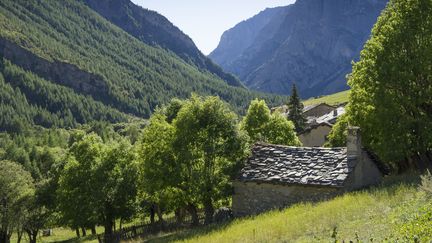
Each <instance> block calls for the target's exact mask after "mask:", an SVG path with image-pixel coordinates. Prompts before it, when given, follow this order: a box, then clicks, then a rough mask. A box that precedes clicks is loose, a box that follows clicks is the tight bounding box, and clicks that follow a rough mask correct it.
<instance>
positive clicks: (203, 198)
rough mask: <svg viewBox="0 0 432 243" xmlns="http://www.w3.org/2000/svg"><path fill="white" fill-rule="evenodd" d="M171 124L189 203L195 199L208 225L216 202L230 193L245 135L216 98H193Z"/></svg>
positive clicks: (244, 151)
mask: <svg viewBox="0 0 432 243" xmlns="http://www.w3.org/2000/svg"><path fill="white" fill-rule="evenodd" d="M173 124H174V126H175V135H174V136H175V141H174V143H175V150H176V154H177V161H178V163H179V165H178V168H179V169H180V171H181V173H182V174H181V177H182V183H183V185H184V189H185V190H186V195H188V196H190V197H191V198H189V200H190V202H193V201H194V199H196V200H199V201H200V202H201V203H202V204H203V205H204V211H205V221H206V223H211V222H212V220H213V213H214V205H215V203H216V202H218V201H219V200H221V199H224V198H226V197H227V196H228V195H229V194H230V193H229V192H230V191H229V186H230V184H229V182H230V179H231V178H232V176H233V175H234V173H235V172H236V169H237V168H238V166H239V164H240V162H241V161H242V158H243V157H244V155H245V153H246V148H247V146H246V141H247V139H246V136H245V135H244V134H242V133H241V131H240V130H239V128H238V125H237V117H236V115H235V114H234V113H233V112H232V111H231V110H230V109H229V108H228V106H227V104H225V103H224V102H222V101H221V100H220V99H219V98H218V97H206V98H202V97H198V96H196V95H193V96H192V98H190V99H189V100H187V101H186V102H185V103H184V104H183V107H182V108H181V109H180V111H179V113H178V115H177V118H176V119H175V120H174V123H173Z"/></svg>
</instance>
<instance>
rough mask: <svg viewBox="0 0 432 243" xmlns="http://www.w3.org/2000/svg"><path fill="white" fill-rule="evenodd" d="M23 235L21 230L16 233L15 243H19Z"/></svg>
mask: <svg viewBox="0 0 432 243" xmlns="http://www.w3.org/2000/svg"><path fill="white" fill-rule="evenodd" d="M23 233H24V232H23V230H22V229H21V230H18V231H17V243H21V239H22V236H23ZM0 242H1V241H0Z"/></svg>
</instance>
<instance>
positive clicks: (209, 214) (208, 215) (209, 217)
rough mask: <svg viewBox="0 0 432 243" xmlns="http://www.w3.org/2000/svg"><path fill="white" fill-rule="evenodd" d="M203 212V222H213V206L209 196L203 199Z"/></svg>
mask: <svg viewBox="0 0 432 243" xmlns="http://www.w3.org/2000/svg"><path fill="white" fill-rule="evenodd" d="M204 213H205V221H204V224H211V223H213V214H214V208H213V203H212V200H211V198H207V199H205V200H204Z"/></svg>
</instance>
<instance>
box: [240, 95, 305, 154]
mask: <svg viewBox="0 0 432 243" xmlns="http://www.w3.org/2000/svg"><path fill="white" fill-rule="evenodd" d="M241 129H242V130H244V131H246V132H247V133H248V135H249V137H250V139H251V141H252V142H257V141H262V142H268V143H273V144H282V145H291V146H300V145H301V143H300V141H299V139H298V138H297V135H296V134H295V131H294V124H293V123H292V122H291V121H288V119H286V118H285V117H284V116H283V115H281V114H280V113H278V112H275V113H274V114H270V109H269V108H268V106H267V105H266V103H265V101H264V100H258V99H256V100H253V101H252V102H251V104H250V106H249V109H248V112H247V114H246V116H245V117H244V118H243V121H242V122H241Z"/></svg>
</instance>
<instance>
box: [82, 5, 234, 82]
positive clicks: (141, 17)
mask: <svg viewBox="0 0 432 243" xmlns="http://www.w3.org/2000/svg"><path fill="white" fill-rule="evenodd" d="M82 1H83V2H84V3H85V4H86V5H87V6H89V7H90V8H91V9H93V10H94V11H95V12H97V13H99V14H100V15H101V16H103V17H104V18H105V19H107V20H108V21H110V22H111V23H113V24H114V25H116V26H118V27H119V28H121V29H123V30H124V31H125V32H127V33H129V34H130V35H132V36H134V37H135V38H137V39H139V40H141V41H142V42H144V43H146V44H148V45H151V46H160V47H162V48H164V49H167V50H170V51H172V52H174V53H175V54H176V55H178V56H179V57H180V58H182V59H183V60H185V61H186V62H188V63H190V64H193V65H195V66H197V67H198V68H199V69H202V70H207V71H209V72H210V73H213V74H215V75H216V76H218V77H219V78H221V79H223V80H225V81H226V82H227V84H229V85H232V86H238V87H243V84H242V83H241V82H240V80H239V79H238V78H236V77H235V76H233V75H232V74H230V73H226V72H224V71H223V70H222V68H220V67H219V66H217V65H216V64H215V63H213V62H212V61H211V60H210V58H208V57H207V56H205V55H204V54H202V53H201V51H200V50H199V49H198V48H197V47H196V45H195V43H194V42H193V41H192V39H191V38H190V37H189V36H188V35H186V34H185V33H183V32H182V31H181V30H180V29H179V28H178V27H176V26H175V25H174V24H173V23H171V22H170V21H169V20H168V19H167V18H166V17H165V16H163V15H161V14H159V13H157V12H156V11H152V10H149V9H145V8H142V7H141V6H138V5H136V4H134V3H133V2H131V1H130V0H82Z"/></svg>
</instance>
